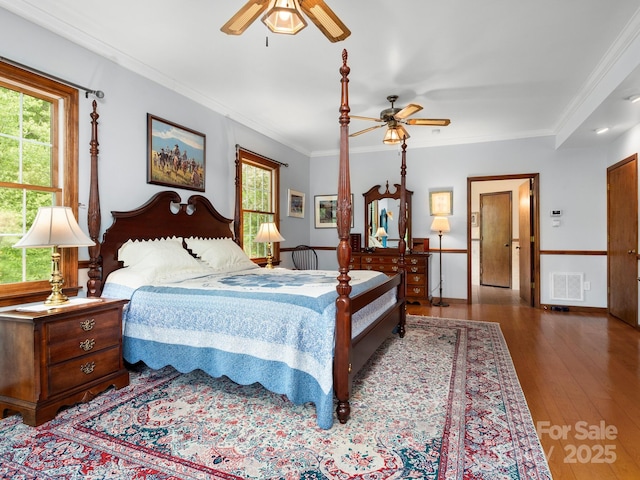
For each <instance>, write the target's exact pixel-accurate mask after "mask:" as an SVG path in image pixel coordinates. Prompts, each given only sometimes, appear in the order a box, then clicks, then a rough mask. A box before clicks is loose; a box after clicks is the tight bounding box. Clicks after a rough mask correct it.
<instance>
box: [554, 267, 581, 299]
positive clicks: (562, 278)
mask: <svg viewBox="0 0 640 480" xmlns="http://www.w3.org/2000/svg"><path fill="white" fill-rule="evenodd" d="M583 280H584V274H583V273H552V274H551V299H552V300H576V301H583V300H584V284H583Z"/></svg>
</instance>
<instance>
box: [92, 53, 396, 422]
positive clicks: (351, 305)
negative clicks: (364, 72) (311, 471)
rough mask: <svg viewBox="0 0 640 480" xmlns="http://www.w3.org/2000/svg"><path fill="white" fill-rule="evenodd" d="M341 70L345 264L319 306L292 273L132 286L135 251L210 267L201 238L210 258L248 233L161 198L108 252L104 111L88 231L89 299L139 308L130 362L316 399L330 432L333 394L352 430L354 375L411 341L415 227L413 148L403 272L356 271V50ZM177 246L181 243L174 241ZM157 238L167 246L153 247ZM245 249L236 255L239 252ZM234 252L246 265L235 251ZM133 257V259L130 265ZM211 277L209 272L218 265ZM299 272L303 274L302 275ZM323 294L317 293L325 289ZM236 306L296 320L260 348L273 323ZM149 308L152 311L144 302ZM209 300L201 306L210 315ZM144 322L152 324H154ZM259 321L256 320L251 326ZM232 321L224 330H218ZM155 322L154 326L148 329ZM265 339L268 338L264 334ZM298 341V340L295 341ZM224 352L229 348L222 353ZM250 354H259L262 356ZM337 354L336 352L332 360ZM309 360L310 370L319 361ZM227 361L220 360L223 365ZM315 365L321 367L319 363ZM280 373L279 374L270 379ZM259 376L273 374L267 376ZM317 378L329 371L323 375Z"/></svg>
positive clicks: (131, 319)
mask: <svg viewBox="0 0 640 480" xmlns="http://www.w3.org/2000/svg"><path fill="white" fill-rule="evenodd" d="M342 60H343V62H342V66H341V68H340V73H341V105H340V118H339V124H340V160H339V177H338V207H337V214H338V221H337V230H338V237H339V239H340V241H339V244H338V247H337V258H338V265H339V268H338V276H337V286H336V277H335V272H333V276H332V278H331V284H330V290H329V292H328V293H326V294H325V293H321V291H320V290H316V292H315V293H314V294H313V295H312V296H311V297H305V296H304V295H307V293H302V286H300V289H299V290H298V284H297V283H295V284H294V280H290V279H292V278H293V277H288V276H287V275H293V274H294V272H295V271H283V269H280V270H279V271H278V270H276V272H275V273H276V275H278V276H279V277H282V278H279V277H269V280H268V281H265V282H263V281H262V279H264V278H266V276H267V275H268V274H269V273H268V272H266V269H259V268H257V270H256V269H251V268H248V270H247V271H245V270H242V271H239V272H236V273H237V276H235V275H236V273H233V268H232V269H230V270H225V269H222V270H216V272H214V273H215V274H211V275H210V273H211V272H209V273H206V272H205V273H206V275H205V276H202V275H200V276H199V277H197V280H193V281H192V280H191V279H189V280H185V284H184V285H178V288H173V287H174V285H170V286H169V285H167V283H166V282H165V283H162V282H160V284H159V285H156V286H147V285H146V284H145V283H144V281H142V282H141V283H140V284H138V283H136V282H137V281H138V279H139V278H140V277H139V276H138V277H136V278H135V279H132V278H131V277H130V276H129V277H128V276H127V275H128V274H129V273H130V272H127V270H130V268H129V267H128V266H127V268H122V267H123V266H125V265H123V259H124V263H127V262H129V263H128V264H127V265H130V264H131V263H135V262H136V261H137V259H134V260H133V261H131V260H127V258H126V257H127V255H125V253H126V252H127V251H128V250H130V249H132V248H133V249H137V250H136V252H139V251H141V250H140V249H141V248H142V249H144V248H147V247H149V246H153V248H152V250H153V249H155V248H156V247H158V245H159V244H162V245H163V247H162V248H165V246H167V245H168V244H171V245H172V248H173V247H175V244H176V242H177V243H179V244H180V246H181V247H182V248H184V249H185V251H188V252H189V254H190V255H192V257H191V258H192V260H193V259H194V257H199V258H200V260H199V261H202V260H203V259H205V260H206V257H205V255H201V252H200V251H197V249H198V248H200V247H201V246H202V245H201V244H200V243H198V242H200V241H201V239H210V240H202V244H203V245H206V246H207V248H209V246H210V244H215V245H220V244H221V243H220V242H224V241H225V239H226V240H228V241H229V242H231V243H233V242H232V241H231V240H230V239H232V238H234V237H235V238H236V239H237V238H238V232H235V235H234V232H232V230H231V227H230V225H231V223H232V222H233V220H231V219H227V218H225V217H224V216H222V215H221V214H220V213H219V212H217V210H216V209H215V208H214V207H213V205H212V204H211V203H210V202H209V200H208V199H207V198H205V197H204V196H202V195H193V196H191V197H190V198H189V199H188V201H187V202H186V203H180V201H181V199H180V196H179V195H178V194H177V193H176V192H160V193H158V194H156V195H154V196H153V197H152V198H151V199H150V200H149V201H148V202H147V203H146V204H145V205H143V206H141V207H140V208H137V209H135V210H132V211H128V212H112V214H113V224H112V225H111V226H110V227H109V228H108V229H107V230H106V232H105V234H104V236H103V239H102V241H101V242H98V239H97V232H99V230H100V215H99V204H98V201H97V198H98V185H97V155H98V150H97V145H98V142H97V118H98V115H97V113H96V108H95V102H94V112H93V114H92V125H93V129H92V141H91V155H92V170H91V194H90V202H89V216H88V221H89V232H90V236H91V237H92V239H94V241H96V244H97V245H96V247H94V248H93V249H92V250H90V256H91V259H90V269H89V282H88V296H91V297H98V296H101V295H104V296H118V294H120V293H122V294H123V298H130V304H129V306H128V308H127V310H126V313H125V317H124V320H125V327H124V338H123V345H124V352H125V354H124V355H125V359H126V360H127V361H130V362H132V363H133V362H136V361H139V360H142V361H144V362H145V363H146V364H147V365H149V366H151V367H152V368H160V367H162V366H165V365H173V366H174V367H176V368H178V370H180V371H188V370H189V369H194V368H201V369H203V370H204V371H207V372H208V373H210V374H211V375H213V376H220V375H226V376H229V377H230V378H232V379H233V380H236V381H238V383H253V382H259V383H261V384H262V385H264V386H265V387H267V388H268V389H270V390H272V391H275V392H278V393H284V394H286V395H287V397H289V398H290V399H291V400H292V401H294V402H295V403H302V402H306V401H311V402H313V403H315V405H316V412H317V415H318V424H319V425H320V426H321V427H322V428H329V427H330V426H331V423H332V421H333V420H332V413H330V417H331V418H327V413H326V407H327V403H330V404H331V407H330V410H331V411H332V409H333V396H334V395H335V397H336V398H337V408H336V413H337V417H338V419H339V421H340V422H341V423H345V422H346V421H347V419H348V417H349V414H350V405H349V397H350V390H351V383H352V378H353V376H354V375H355V374H356V373H357V372H358V371H359V370H360V368H361V367H362V366H364V365H365V363H366V362H367V360H368V359H369V358H370V357H371V355H372V354H373V353H374V352H375V351H376V350H377V349H378V347H379V346H380V345H381V344H382V343H383V342H384V341H385V340H386V339H387V338H389V336H390V335H391V334H392V332H396V333H398V334H399V336H401V337H402V336H404V334H405V283H404V273H403V272H404V253H405V250H406V244H405V242H404V232H405V229H406V212H405V210H404V205H405V202H404V199H405V197H404V191H405V190H406V188H405V170H406V162H405V153H406V145H403V155H402V168H401V178H402V180H401V182H402V183H401V189H402V194H401V195H402V196H401V199H402V201H401V207H400V219H399V227H400V233H401V235H400V238H401V241H400V244H399V267H400V274H399V275H395V276H393V277H389V278H388V277H386V276H385V275H382V274H379V273H376V272H366V271H352V272H349V261H350V257H351V246H350V242H349V232H350V223H351V200H350V199H351V188H350V173H349V145H348V136H349V131H348V130H349V104H348V82H349V80H348V74H349V70H350V69H349V67H348V66H347V53H346V50H345V51H343V56H342ZM236 229H237V228H236ZM171 237H178V238H177V239H176V240H171ZM153 239H164V240H162V241H158V240H156V241H153V242H152V241H151V240H153ZM214 239H215V240H214ZM172 242H173V243H172ZM225 245H226V247H225V248H229V249H230V250H228V251H232V250H233V249H232V248H231V247H230V245H227V244H226V243H225ZM196 247H197V248H196ZM216 248H217V247H216ZM236 248H238V247H237V246H236ZM158 251H160V250H156V253H157V252H158ZM167 251H168V250H167ZM234 252H235V251H234ZM136 254H138V253H136ZM233 254H234V255H238V254H237V252H235V253H233ZM172 255H173V254H171V255H165V256H163V255H159V257H166V258H172ZM131 256H132V255H131V254H128V257H129V258H131ZM194 261H195V260H194ZM207 261H208V260H207ZM206 267H207V268H209V267H211V264H210V262H209V264H208V265H207V266H206ZM181 268H182V267H181ZM189 268H192V269H193V270H194V271H197V270H198V268H197V267H195V266H192V265H190V267H189ZM225 268H226V267H225ZM234 268H235V267H234ZM133 271H135V269H134V270H133ZM145 272H146V270H145ZM287 272H291V273H287ZM173 273H175V272H173ZM295 274H296V275H298V274H300V272H298V273H295ZM301 274H303V275H306V277H307V281H310V282H311V283H313V282H316V284H317V283H323V282H324V283H328V280H326V279H323V278H322V276H323V275H325V274H327V272H318V273H310V272H307V273H305V272H302V273H301ZM325 276H326V275H325ZM200 278H205V279H206V281H201V280H200ZM237 278H240V280H237ZM309 278H311V280H309ZM247 279H251V281H249V282H248V284H251V288H250V289H248V290H243V289H242V288H241V287H238V285H239V284H242V285H244V284H247ZM256 279H258V282H257V283H268V284H269V286H268V287H267V288H272V287H273V285H274V284H275V285H276V286H275V287H273V288H274V289H275V290H272V291H267V292H262V291H261V290H259V288H257V287H256V288H254V287H255V285H256V283H255V281H256ZM145 280H146V277H145ZM181 280H182V279H181ZM296 281H297V280H296ZM190 282H193V283H190ZM199 282H200V283H199ZM252 282H253V283H252ZM201 283H202V284H203V286H202V288H200V284H201ZM204 283H206V284H207V287H209V284H213V283H216V285H218V286H220V285H221V284H222V287H221V288H222V291H221V290H215V293H211V292H209V291H208V290H207V291H206V293H205V289H204ZM285 285H286V287H287V288H290V289H292V291H291V292H288V293H287V294H285V295H280V296H278V295H275V294H274V292H275V291H276V290H277V289H279V288H280V289H282V288H283V286H285ZM314 287H315V288H316V289H317V288H318V287H317V285H314ZM185 292H188V294H189V295H191V297H189V298H186V299H185V297H184V294H185ZM336 293H337V297H336ZM160 294H163V295H164V294H167V295H168V297H160V296H159V295H160ZM205 297H207V298H206V301H207V302H208V301H209V299H210V298H211V297H216V298H225V299H226V301H227V303H226V305H227V307H226V308H227V309H226V310H224V311H219V313H216V314H213V313H211V312H213V311H214V310H213V308H214V307H209V306H208V304H207V306H204V305H205V304H204V302H205ZM238 297H248V299H249V301H250V302H253V303H254V306H253V310H256V307H255V305H257V304H259V305H265V309H267V310H268V309H272V310H281V311H282V313H283V314H284V313H285V312H288V314H289V317H285V318H284V320H275V321H276V322H277V323H276V325H277V326H278V327H277V330H278V334H277V335H276V333H274V336H275V337H276V346H273V345H271V344H267V343H265V342H262V343H260V341H259V340H262V339H257V338H254V336H253V335H252V334H251V330H253V331H256V332H260V333H263V331H261V330H260V329H264V332H267V333H269V332H270V330H271V328H270V324H268V323H260V322H264V318H262V317H264V315H263V316H262V317H260V316H256V315H253V311H252V310H251V308H250V307H247V306H244V305H242V304H241V303H240V302H239V300H238ZM166 298H169V300H166ZM229 298H231V300H229ZM282 298H285V299H282ZM310 298H311V300H310ZM320 299H323V301H325V302H326V301H327V299H328V302H326V304H321V302H320ZM145 301H146V302H147V303H144V302H145ZM201 302H202V305H200V303H201ZM260 302H263V303H260ZM278 302H281V303H278ZM156 304H158V305H161V307H160V310H163V309H164V310H167V311H170V312H171V313H170V315H171V316H172V318H173V320H166V319H160V320H159V319H158V316H159V315H160V314H159V313H158V312H157V311H156V310H154V306H157V305H156ZM310 304H313V305H314V307H313V308H309V305H310ZM176 305H177V306H176ZM181 305H188V306H189V307H190V309H189V310H187V308H186V307H185V309H183V310H180V308H182V307H180V306H181ZM229 305H231V306H229ZM278 305H279V306H278ZM176 308H177V310H176ZM215 308H218V307H215ZM296 308H300V310H299V312H300V313H299V314H295V312H296V311H298V310H295V309H296ZM304 309H306V310H314V309H315V310H316V313H317V315H316V316H315V317H312V318H311V323H310V324H309V323H304V322H303V320H304V319H302V317H303V316H305V315H307V314H306V313H304V314H303V313H302V310H304ZM291 312H294V314H292V313H291ZM206 315H208V317H206ZM310 315H311V314H310ZM328 315H330V316H331V317H330V319H329V321H328V322H327V325H326V329H325V330H326V331H324V332H321V333H318V332H315V333H309V335H317V336H316V337H315V338H313V337H312V338H311V339H306V340H304V338H305V335H307V330H308V331H309V332H312V330H313V329H314V328H316V327H315V326H314V325H315V324H318V323H320V320H319V319H324V320H326V319H327V316H328ZM146 317H153V321H151V320H149V319H148V318H146ZM253 317H256V318H255V319H254V320H251V318H253ZM176 318H177V319H178V320H176ZM222 318H224V319H225V320H224V322H226V323H223V324H222V325H221V326H214V324H215V323H216V322H218V321H219V319H222ZM187 319H193V322H194V324H195V323H198V325H199V326H198V329H201V330H202V331H201V330H197V331H196V330H195V327H193V328H192V327H191V325H190V324H189V325H182V324H183V323H184V324H187ZM148 320H149V321H148ZM356 320H357V323H356ZM147 321H148V323H149V325H148V324H146V323H147ZM171 321H173V323H171ZM220 321H222V320H220ZM251 321H256V322H258V323H259V325H255V324H254V325H252V324H251V323H250V322H251ZM299 322H300V323H299ZM360 322H363V323H360ZM271 325H273V324H271ZM181 328H184V331H182V330H179V329H181ZM296 329H298V330H296ZM289 330H291V331H289ZM203 331H206V332H203ZM154 332H155V333H154ZM194 332H195V333H194ZM282 332H283V333H282ZM155 334H159V337H154V336H153V335H155ZM182 335H184V337H185V338H186V337H189V338H191V339H192V343H189V342H190V341H191V340H190V341H184V342H183V341H182V340H181V338H180V337H181V336H182ZM266 336H268V335H267V334H265V337H266ZM280 336H283V337H287V338H289V337H296V338H297V337H301V338H303V343H304V342H306V343H305V345H299V344H298V343H295V344H293V343H292V344H289V343H284V344H279V343H277V342H280V341H282V342H289V340H282V339H281V338H280ZM221 338H223V340H221ZM172 339H173V340H172ZM296 342H299V340H297V339H296ZM327 342H329V345H328V350H327V349H326V348H325V350H324V351H323V352H320V353H318V352H316V351H315V350H311V348H309V349H308V345H307V344H308V343H313V344H315V343H318V344H325V347H326V344H327ZM221 343H222V344H225V345H224V346H222V345H221ZM227 345H233V348H231V347H229V349H228V350H227V348H226V346H227ZM252 345H253V346H255V347H256V348H255V349H253V347H252ZM283 345H284V347H283ZM265 350H267V351H270V352H273V351H276V352H275V353H273V355H274V356H273V357H271V356H270V355H269V354H264V355H263V352H264V351H265ZM279 350H287V351H291V352H294V353H293V354H292V355H291V356H290V357H286V358H285V356H279V355H280V353H281V352H279ZM327 351H328V352H329V353H328V355H329V357H328V358H327ZM212 358H213V360H212ZM310 358H311V359H312V360H309V359H310ZM318 359H320V360H318ZM218 360H219V361H220V362H219V363H216V364H214V363H215V362H217V361H218ZM316 360H318V361H317V362H316ZM234 362H236V363H234ZM315 363H318V368H317V369H315V367H314V368H311V367H309V366H308V364H315ZM271 368H275V369H274V370H269V369H271ZM261 369H264V372H262V371H261ZM317 371H321V372H320V373H317ZM238 372H241V373H238ZM247 372H249V373H250V375H249V374H248V373H247ZM327 372H328V375H329V383H330V385H329V387H328V393H327V388H325V387H323V378H324V380H326V376H327ZM245 373H247V375H245ZM280 376H284V377H287V378H289V379H290V380H288V381H287V382H284V383H283V382H281V381H279V380H278V381H275V382H274V380H273V378H274V377H278V378H279V377H280ZM234 377H235V378H234ZM308 391H309V392H311V393H309V392H308ZM321 410H322V412H321Z"/></svg>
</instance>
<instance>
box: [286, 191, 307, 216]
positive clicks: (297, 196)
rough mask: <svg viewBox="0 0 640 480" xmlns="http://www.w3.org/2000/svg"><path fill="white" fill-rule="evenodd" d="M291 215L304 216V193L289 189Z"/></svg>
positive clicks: (289, 214)
mask: <svg viewBox="0 0 640 480" xmlns="http://www.w3.org/2000/svg"><path fill="white" fill-rule="evenodd" d="M287 197H288V199H289V213H288V214H287V215H288V216H289V217H295V218H304V193H301V192H296V191H295V190H291V189H289V190H288V195H287Z"/></svg>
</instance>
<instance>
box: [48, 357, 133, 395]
mask: <svg viewBox="0 0 640 480" xmlns="http://www.w3.org/2000/svg"><path fill="white" fill-rule="evenodd" d="M119 367H120V348H119V346H116V347H113V348H110V349H107V350H102V351H100V352H96V353H92V354H89V355H85V356H83V357H80V358H76V359H73V360H69V361H68V362H64V363H59V364H57V365H54V366H51V367H49V395H55V394H56V393H59V392H63V391H65V390H68V389H70V388H73V387H76V386H80V385H83V384H85V383H88V382H91V381H93V380H97V379H99V378H100V377H103V376H105V375H108V374H110V373H112V372H116V371H118V368H119Z"/></svg>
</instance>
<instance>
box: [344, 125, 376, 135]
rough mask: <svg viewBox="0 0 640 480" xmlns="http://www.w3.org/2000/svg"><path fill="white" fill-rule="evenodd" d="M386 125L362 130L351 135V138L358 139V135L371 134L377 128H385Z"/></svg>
mask: <svg viewBox="0 0 640 480" xmlns="http://www.w3.org/2000/svg"><path fill="white" fill-rule="evenodd" d="M384 126H385V125H376V126H375V127H369V128H365V129H364V130H360V131H359V132H355V133H352V134H350V135H349V136H350V137H357V136H358V135H362V134H363V133H367V132H370V131H371V130H375V129H376V128H380V127H384Z"/></svg>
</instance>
